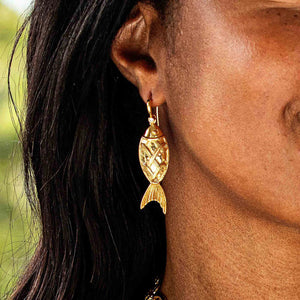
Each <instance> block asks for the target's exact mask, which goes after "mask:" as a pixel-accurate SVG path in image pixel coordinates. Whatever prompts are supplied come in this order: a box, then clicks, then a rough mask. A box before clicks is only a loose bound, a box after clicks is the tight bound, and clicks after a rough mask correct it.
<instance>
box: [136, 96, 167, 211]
mask: <svg viewBox="0 0 300 300" xmlns="http://www.w3.org/2000/svg"><path fill="white" fill-rule="evenodd" d="M147 110H148V113H149V118H148V122H149V125H150V126H149V127H148V129H147V130H146V132H145V133H144V135H143V136H142V137H141V140H140V144H139V161H140V165H141V168H142V170H143V173H144V175H145V176H146V178H147V179H148V180H149V182H150V185H149V187H148V188H147V190H146V192H145V194H144V196H143V198H142V201H141V205H140V208H141V209H143V208H144V207H145V206H146V205H147V204H148V203H149V202H151V201H156V202H158V203H159V204H160V206H161V208H162V210H163V213H164V214H166V212H167V201H166V195H165V192H164V190H163V188H162V186H161V185H160V182H161V181H162V180H163V178H164V176H165V175H166V173H167V170H168V166H169V158H170V154H169V146H168V143H167V139H166V137H165V136H164V134H163V133H162V131H161V129H160V128H159V118H158V107H156V114H155V115H154V114H153V113H152V106H151V98H150V99H149V100H147Z"/></svg>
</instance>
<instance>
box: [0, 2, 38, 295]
mask: <svg viewBox="0 0 300 300" xmlns="http://www.w3.org/2000/svg"><path fill="white" fill-rule="evenodd" d="M26 1H27V2H26ZM28 4H29V3H28V0H16V1H10V0H0V78H1V79H0V299H7V298H8V295H9V293H10V291H11V289H12V288H13V286H14V284H15V282H16V280H17V278H18V276H19V275H20V274H21V273H22V270H23V268H24V266H25V265H26V264H27V263H28V261H29V259H30V257H31V256H32V254H33V250H34V248H35V244H36V238H35V236H37V234H34V233H36V232H37V230H36V229H34V228H36V226H33V225H34V222H33V221H34V218H33V217H32V216H31V215H30V208H29V205H28V204H27V202H26V200H25V196H24V188H23V174H22V163H21V154H20V153H21V151H20V143H19V141H18V136H17V133H16V131H17V130H18V122H17V121H16V120H17V118H16V114H15V113H14V112H13V109H12V106H11V105H9V97H8V85H7V77H8V76H7V72H8V64H9V58H10V54H11V50H12V47H13V43H14V40H15V36H16V32H17V28H18V27H20V26H21V24H22V22H23V19H24V17H25V15H26V13H28V12H29V10H30V9H29V10H26V11H25V12H24V8H25V7H26V6H27V5H28ZM18 9H19V10H18ZM25 38H26V33H25V36H23V37H22V39H21V41H20V43H19V46H18V48H17V52H16V55H15V58H14V61H13V65H12V71H11V88H12V95H13V98H14V100H15V101H16V103H17V105H18V108H19V109H20V112H21V115H22V107H23V105H24V99H25V97H26V89H25V84H26V82H25V69H24V64H25V52H26V47H25V46H24V45H25ZM12 120H15V121H14V122H13V121H12Z"/></svg>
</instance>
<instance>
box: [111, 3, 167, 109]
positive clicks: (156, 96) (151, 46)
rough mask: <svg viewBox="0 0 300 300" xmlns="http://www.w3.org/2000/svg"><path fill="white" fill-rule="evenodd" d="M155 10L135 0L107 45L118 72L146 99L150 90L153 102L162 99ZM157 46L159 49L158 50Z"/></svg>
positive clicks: (158, 32) (158, 21) (158, 36)
mask: <svg viewBox="0 0 300 300" xmlns="http://www.w3.org/2000/svg"><path fill="white" fill-rule="evenodd" d="M161 26H162V25H161V21H160V19H159V15H158V12H157V11H156V10H155V9H154V8H153V7H152V6H151V5H150V4H144V3H140V2H139V3H138V4H136V5H135V6H134V8H133V9H132V10H131V12H130V14H129V17H128V19H127V21H126V22H125V23H124V25H123V26H122V27H121V29H120V30H119V31H118V33H117V35H116V36H115V39H114V41H113V43H112V46H111V53H110V55H111V59H112V60H113V62H114V63H115V64H116V66H117V67H118V69H119V70H120V72H121V73H122V74H123V75H124V77H125V78H126V79H128V80H129V81H130V82H131V83H133V84H134V85H135V86H136V87H137V88H138V89H139V92H140V95H141V97H142V98H143V100H144V101H145V102H146V101H147V99H148V98H149V95H150V93H151V94H152V97H153V104H154V106H158V105H161V104H162V103H163V102H164V101H165V100H164V97H163V93H162V87H161V86H160V83H159V80H158V77H159V76H158V71H157V64H158V63H161V61H163V60H162V59H161V57H160V56H161V53H162V51H161V50H162V49H157V47H163V45H164V43H163V42H162V41H160V39H161V38H162V34H161V30H160V28H159V27H161ZM158 50H159V51H158Z"/></svg>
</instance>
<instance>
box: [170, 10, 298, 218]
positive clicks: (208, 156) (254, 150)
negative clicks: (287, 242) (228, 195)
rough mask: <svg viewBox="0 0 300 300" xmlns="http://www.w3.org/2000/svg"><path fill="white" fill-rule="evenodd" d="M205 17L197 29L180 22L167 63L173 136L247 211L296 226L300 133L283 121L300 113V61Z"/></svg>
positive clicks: (273, 45)
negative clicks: (251, 209) (289, 113)
mask: <svg viewBox="0 0 300 300" xmlns="http://www.w3.org/2000/svg"><path fill="white" fill-rule="evenodd" d="M208 17H209V22H208V19H207V20H203V22H199V24H198V25H197V26H196V27H195V30H193V26H195V24H193V25H191V24H190V23H189V22H188V21H187V20H186V22H187V23H186V26H185V25H184V24H185V23H184V18H183V23H182V24H181V25H182V27H181V29H182V32H183V34H182V35H181V36H179V37H177V40H176V42H177V45H176V48H177V49H180V52H177V53H176V55H175V56H174V57H173V58H172V59H171V60H170V61H169V66H168V74H169V80H168V91H169V98H170V99H173V100H172V101H170V103H169V104H168V107H169V115H170V119H171V121H172V123H173V124H174V131H175V134H178V135H180V136H181V137H182V139H183V140H184V141H185V147H186V148H188V149H189V150H190V153H192V156H193V158H194V159H196V160H197V161H198V162H199V163H200V162H201V163H203V164H204V165H205V166H206V168H207V169H209V170H210V172H211V173H213V174H214V175H215V176H216V177H217V178H219V180H220V181H222V182H223V183H225V184H226V185H227V186H228V187H229V188H230V189H231V190H232V191H234V193H236V194H237V195H239V196H240V199H242V200H241V201H244V203H245V205H247V206H252V207H255V208H256V209H257V208H259V209H260V210H262V211H264V212H265V213H268V214H271V215H273V216H276V217H278V218H281V219H285V220H286V221H289V222H297V223H299V224H300V213H299V212H300V193H299V190H300V180H299V178H300V153H299V146H298V145H299V141H300V135H299V134H298V135H297V134H296V135H295V134H294V133H292V131H291V127H289V125H288V124H287V122H286V120H285V118H284V112H286V110H287V107H289V105H290V103H294V104H293V106H292V107H293V109H290V111H292V115H293V116H294V115H296V113H297V107H298V108H300V105H298V104H297V103H300V83H299V70H300V56H299V55H298V54H297V52H293V53H290V52H288V49H287V48H286V43H284V44H282V46H281V44H280V43H279V42H276V41H275V40H273V41H266V39H263V38H262V36H256V37H254V36H250V35H247V34H246V33H245V32H244V33H240V34H238V33H237V31H233V30H232V29H231V28H230V26H229V25H228V24H226V23H222V24H220V22H221V21H220V18H214V17H213V16H212V15H208ZM202 18H203V16H202ZM199 19H200V18H199ZM204 23H205V24H210V25H211V26H208V27H207V26H203V25H202V24H204ZM200 33H201V34H200ZM272 42H273V43H272ZM299 44H300V43H299ZM283 49H284V50H283ZM298 52H300V47H299V46H298ZM297 76H298V78H297ZM179 83H180V84H179ZM297 99H298V100H299V102H298V100H297ZM295 103H296V104H295ZM299 111H300V109H299ZM292 119H293V120H294V117H292ZM293 124H294V126H296V127H297V126H298V125H295V122H294V123H293ZM297 128H298V127H297ZM298 131H299V130H298ZM296 132H297V130H296ZM199 172H200V168H199Z"/></svg>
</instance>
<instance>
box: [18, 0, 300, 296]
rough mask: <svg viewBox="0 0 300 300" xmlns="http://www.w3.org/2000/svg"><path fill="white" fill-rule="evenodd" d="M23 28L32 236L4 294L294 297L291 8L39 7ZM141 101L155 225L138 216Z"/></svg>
mask: <svg viewBox="0 0 300 300" xmlns="http://www.w3.org/2000/svg"><path fill="white" fill-rule="evenodd" d="M28 21H29V23H30V31H29V37H28V56H27V71H28V101H27V117H26V123H25V128H24V130H23V141H24V161H25V170H26V180H27V187H28V189H27V190H28V196H29V199H31V203H32V204H33V207H35V203H36V202H35V201H36V200H35V199H38V201H39V202H38V205H37V206H38V207H39V213H40V218H41V224H42V234H41V240H40V243H39V246H38V249H37V250H36V253H35V256H34V258H33V260H32V262H31V263H30V265H29V266H28V268H27V271H26V272H25V274H24V275H23V277H22V279H21V281H20V283H19V285H18V287H17V288H16V290H15V293H14V295H13V297H12V298H13V299H145V297H148V299H154V298H153V297H154V296H156V297H157V299H159V298H158V296H159V295H161V297H163V296H162V295H165V297H166V298H167V299H168V300H172V299H300V284H299V280H300V231H299V228H300V193H299V191H300V180H299V179H300V39H299V36H300V2H299V1H298V0H274V1H269V0H255V1H253V0H241V1H235V0H215V1H212V0H207V1H200V0H197V1H196V0H184V1H171V0H170V1H145V2H137V1H133V0H123V1H120V0H110V1H105V0H97V1H94V0H84V1H83V0H81V1H80V0H76V1H75V0H74V1H59V0H57V1H42V0H36V1H35V4H34V9H33V12H32V15H31V16H30V18H29V20H28ZM147 100H151V105H152V107H159V117H160V125H159V127H160V129H161V130H162V132H163V133H164V135H165V136H166V139H167V141H168V145H169V149H170V163H169V168H168V171H167V173H166V176H165V178H164V180H163V182H162V186H163V189H164V191H165V195H166V199H167V214H166V217H165V218H164V215H163V214H162V212H161V211H160V208H159V205H158V204H156V203H150V204H148V205H147V206H146V207H145V209H144V210H142V211H140V209H139V206H140V201H141V198H142V196H143V194H144V192H145V190H146V188H147V185H148V181H147V180H146V178H145V177H144V175H143V173H142V170H141V168H140V165H139V161H138V153H137V148H138V143H139V140H140V137H141V136H142V134H143V133H144V131H145V130H146V128H147V126H149V125H147V117H148V114H147V109H146V103H147ZM35 187H36V193H34V191H35ZM156 277H158V278H159V283H158V282H156V283H155V278H156ZM155 284H157V286H156V285H155ZM158 285H161V286H160V288H158ZM157 289H158V291H157V292H156V290H157ZM149 290H150V292H148V291H149ZM147 295H148V296H147Z"/></svg>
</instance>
